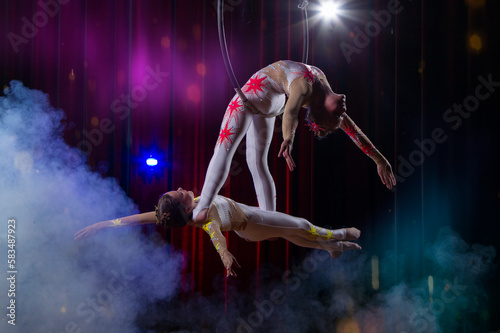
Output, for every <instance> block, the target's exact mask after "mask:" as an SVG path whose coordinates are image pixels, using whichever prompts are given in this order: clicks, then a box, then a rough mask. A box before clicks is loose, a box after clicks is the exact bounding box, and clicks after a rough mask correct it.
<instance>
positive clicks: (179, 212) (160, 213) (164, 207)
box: [156, 194, 193, 228]
mask: <svg viewBox="0 0 500 333" xmlns="http://www.w3.org/2000/svg"><path fill="white" fill-rule="evenodd" d="M184 208H185V207H184V205H183V204H181V203H180V202H179V201H177V200H176V199H174V198H172V197H171V196H170V195H168V194H163V195H162V196H161V197H160V199H158V206H157V207H156V224H160V225H162V226H164V227H167V228H180V227H184V226H185V225H186V224H187V223H188V222H189V221H190V220H191V219H192V218H193V212H190V213H189V214H186V213H185V212H184Z"/></svg>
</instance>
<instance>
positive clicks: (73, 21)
mask: <svg viewBox="0 0 500 333" xmlns="http://www.w3.org/2000/svg"><path fill="white" fill-rule="evenodd" d="M317 3H318V1H310V6H309V7H308V13H309V17H310V20H309V26H310V31H309V33H310V38H311V40H310V42H311V44H310V52H309V61H308V63H309V64H311V65H315V66H317V67H319V68H321V69H322V70H323V71H324V72H325V74H326V76H327V77H328V79H329V81H330V83H331V85H332V87H334V90H336V91H337V92H339V93H344V94H346V95H347V102H348V103H347V104H348V114H349V115H350V116H351V118H353V120H354V121H355V122H356V123H357V124H358V126H359V127H360V128H361V129H362V130H363V131H364V132H365V133H366V134H367V136H368V137H369V138H370V139H371V140H372V142H373V143H374V144H375V146H376V147H377V148H378V149H379V150H380V151H381V152H382V153H383V154H384V156H386V158H387V159H388V160H389V161H390V163H391V164H392V167H393V170H394V172H395V174H396V175H397V177H398V179H399V182H398V185H397V187H396V189H395V190H394V191H389V190H387V189H386V188H385V187H384V186H383V185H382V184H381V182H380V180H379V178H378V175H377V172H376V165H375V164H374V163H373V162H372V161H371V160H370V159H369V158H367V157H366V156H365V155H364V154H363V153H362V152H361V151H360V150H359V149H357V148H356V146H355V145H354V144H353V143H352V142H351V141H350V139H349V138H348V137H347V136H346V135H345V134H344V133H342V132H341V131H339V132H338V133H335V134H333V135H331V136H329V137H327V138H326V139H324V140H316V139H313V138H312V134H311V133H309V132H308V131H307V128H306V127H305V126H304V125H303V121H302V120H301V124H300V125H299V129H298V133H297V137H296V140H295V147H294V151H293V154H294V159H295V161H296V163H297V169H296V170H295V171H294V172H293V173H289V172H288V171H287V168H286V163H285V161H284V160H283V159H282V158H280V159H278V158H276V155H277V152H278V150H279V147H280V144H281V140H282V138H281V129H280V125H281V120H279V119H278V120H277V122H276V131H275V140H274V142H273V144H272V147H271V149H270V154H269V155H270V157H269V166H270V169H271V172H272V174H273V176H274V179H275V183H276V187H277V207H278V210H279V211H282V212H287V213H290V214H292V215H296V216H301V217H305V218H307V219H309V220H311V221H312V222H313V223H315V224H317V225H322V226H332V227H341V226H356V227H358V228H360V229H361V230H362V231H363V234H362V238H361V239H360V244H361V245H362V246H363V248H364V250H363V251H364V252H365V254H366V255H367V256H369V257H372V258H373V256H378V257H379V258H383V257H385V256H389V257H391V258H392V259H391V260H392V261H391V264H390V265H387V267H386V268H387V269H386V270H384V272H383V273H381V275H380V290H382V291H383V290H389V289H390V288H391V286H394V285H396V284H399V283H402V282H405V283H408V284H410V285H411V284H412V283H417V281H421V280H422V279H427V277H428V276H429V275H431V276H432V275H434V274H436V272H437V271H438V270H439V269H438V268H436V267H435V265H434V264H432V263H431V262H430V261H429V260H428V252H429V251H432V246H430V245H429V244H433V243H434V242H435V241H436V239H439V235H440V232H442V230H449V229H443V227H447V228H450V229H451V230H454V231H455V232H456V233H457V234H458V235H459V236H460V238H462V239H463V241H465V243H467V244H469V245H472V244H482V245H486V246H489V245H493V246H494V247H495V248H496V249H498V248H499V247H498V246H499V245H500V243H499V240H498V230H499V229H498V226H497V224H498V223H499V222H500V219H499V213H500V212H499V207H500V202H499V201H500V182H499V180H500V179H499V178H500V177H499V173H498V170H499V169H500V163H499V158H498V144H499V131H498V128H497V127H498V124H499V123H498V119H499V117H498V106H499V98H500V97H499V96H500V92H499V91H498V90H500V87H499V86H494V87H492V88H491V90H490V91H488V90H487V89H486V88H480V93H481V94H486V92H489V96H488V97H485V98H484V100H481V101H479V102H478V103H479V104H478V105H476V106H474V111H473V112H467V111H465V112H464V113H463V114H464V116H457V114H454V118H453V121H449V120H448V119H450V117H451V116H452V113H449V112H451V111H448V109H453V108H454V107H455V106H454V105H455V104H456V105H461V104H462V105H463V104H464V103H467V102H470V101H474V98H471V97H470V96H475V95H477V87H478V86H479V85H481V84H482V82H483V81H481V79H480V78H484V79H486V80H488V78H489V77H490V78H491V80H492V81H495V82H500V68H499V66H498V63H497V61H498V57H499V55H500V54H499V52H498V45H499V43H500V40H499V38H498V32H499V31H500V30H499V28H500V26H499V22H498V15H499V14H500V8H499V7H500V3H499V2H498V1H487V0H484V1H481V0H469V1H463V0H462V1H451V0H449V1H401V2H400V3H399V7H398V8H399V9H400V12H399V13H398V14H397V15H393V14H391V15H390V16H388V21H387V24H386V25H385V26H383V27H380V26H379V27H380V30H379V31H377V33H374V34H373V36H372V37H368V38H367V39H366V40H365V42H366V44H367V45H366V46H363V47H358V48H357V51H356V52H354V53H352V54H350V55H349V56H346V55H345V54H344V53H343V51H342V45H344V47H345V45H350V46H351V47H354V46H355V42H356V41H359V40H358V39H357V38H358V37H357V36H356V34H357V31H359V30H357V29H361V30H364V28H365V26H367V22H371V24H373V22H375V21H374V16H373V15H372V14H370V11H375V12H377V13H380V12H381V11H382V10H384V11H386V10H387V6H388V4H387V2H386V1H356V2H354V1H351V2H345V3H344V5H343V8H344V9H345V10H346V12H345V16H343V17H341V19H340V21H336V22H335V23H328V22H324V21H322V20H321V19H319V18H318V16H317V13H316V12H315V11H314V5H315V4H317ZM226 5H227V6H226V10H225V26H226V33H227V36H226V38H227V41H228V47H229V50H230V56H231V61H232V65H233V68H234V71H235V74H236V77H237V78H238V80H239V82H240V84H241V85H243V84H244V82H245V81H246V79H247V78H249V77H250V76H251V75H252V74H253V73H254V72H255V71H257V70H258V69H260V68H262V67H264V66H266V65H267V64H269V63H272V62H275V61H277V60H280V59H291V60H296V61H301V60H302V25H301V20H302V17H301V13H300V10H298V9H297V2H296V1H281V0H280V1H252V0H247V1H243V0H242V1H236V0H234V1H228V2H227V3H226ZM0 6H1V10H0V22H1V24H0V36H4V37H2V38H3V42H2V43H1V46H0V47H1V50H0V57H1V58H0V82H1V83H2V85H4V86H8V84H9V82H10V81H11V80H14V79H15V80H20V81H22V82H23V83H24V85H25V86H27V87H30V88H33V89H38V90H41V91H43V92H45V93H47V94H48V95H49V96H50V101H51V103H52V105H54V106H55V107H57V108H60V109H62V110H64V112H65V114H66V120H65V124H66V129H65V131H64V139H65V141H66V142H67V143H68V144H69V145H71V146H75V147H78V148H79V149H81V150H82V151H83V152H84V153H85V154H88V165H89V166H90V167H91V168H92V169H93V170H94V171H95V172H98V173H101V174H102V175H103V176H105V177H114V178H116V179H118V181H119V184H120V186H121V187H122V188H123V190H124V191H126V193H127V194H128V196H129V197H130V198H132V199H133V200H134V201H135V203H136V204H137V205H138V207H139V209H140V210H141V211H149V210H152V209H154V204H155V203H156V200H157V199H158V196H159V195H160V194H162V193H163V192H165V191H167V190H170V189H176V188H177V187H179V186H182V187H183V188H185V189H193V190H194V191H195V192H197V193H199V192H200V190H201V187H202V184H203V180H204V175H205V171H206V168H207V166H208V163H209V161H210V158H211V155H212V152H213V147H214V145H215V142H216V139H217V135H218V131H219V126H220V123H221V120H222V117H223V115H224V111H225V108H226V106H227V103H228V102H229V100H230V98H231V97H232V95H233V89H232V87H231V86H230V82H229V80H228V77H227V74H226V72H225V68H224V65H223V60H222V57H221V54H220V48H219V44H218V43H219V41H218V35H217V18H216V8H215V7H216V6H215V1H198V0H196V1H195V0H193V1H138V0H136V1H132V0H131V1H97V0H96V1H91V0H88V1H80V0H72V1H67V3H65V4H63V5H60V6H57V7H54V8H56V9H57V10H56V12H54V15H53V16H54V17H50V18H49V19H48V20H47V22H46V24H40V27H39V28H38V29H37V32H36V33H33V34H32V36H31V37H29V36H28V37H29V38H25V37H26V33H28V34H29V33H30V32H29V31H26V30H25V31H24V32H25V35H23V29H26V28H25V27H24V25H25V21H23V19H22V18H23V17H25V18H28V19H29V21H30V22H32V18H33V15H34V14H35V13H37V12H39V11H41V10H42V7H41V6H40V4H38V2H37V1H7V0H2V2H1V5H0ZM42 23H43V22H42ZM9 33H11V35H10V37H9ZM12 33H14V34H16V35H17V36H24V37H22V38H25V39H21V40H20V42H19V43H17V44H16V43H15V42H12V38H14V37H13V35H12ZM9 38H10V39H9ZM477 39H479V40H480V43H481V45H480V46H477V42H474V41H476V40H477ZM358 46H359V45H358ZM148 68H149V69H153V70H155V69H159V71H161V72H163V73H165V74H164V75H163V76H162V77H161V78H160V79H159V82H158V85H157V87H155V88H152V89H151V90H147V91H146V92H147V95H146V96H141V95H137V94H138V93H139V90H140V89H139V88H137V87H141V85H143V79H144V78H145V77H146V76H147V75H148V73H149V72H148ZM150 82H153V81H150ZM141 91H142V92H144V91H145V90H144V89H143V90H141ZM134 93H137V94H136V95H134ZM130 94H132V96H135V99H134V97H133V98H132V99H133V100H132V101H131V104H127V103H126V102H125V101H124V100H122V97H123V96H125V95H130ZM475 100H476V101H477V99H475ZM115 101H118V102H115ZM471 103H473V102H471ZM127 105H128V107H127ZM471 105H472V104H471ZM113 106H114V108H113ZM464 110H465V108H464ZM446 115H448V117H447V116H446ZM301 117H302V114H301ZM302 118H303V117H302ZM108 119H109V121H108ZM103 124H106V125H103ZM109 124H111V125H109ZM100 126H104V127H106V128H107V126H113V129H112V130H107V132H106V133H104V131H102V127H100ZM99 128H101V131H99ZM436 130H438V131H439V130H441V132H440V133H441V134H440V135H439V139H440V140H441V142H436V139H434V140H432V138H433V134H432V133H433V132H434V131H436ZM98 132H99V133H100V134H96V133H98ZM85 133H87V134H88V133H90V134H88V135H87V136H86V135H85ZM92 133H94V136H92ZM444 138H446V139H444ZM416 140H418V142H425V143H426V145H424V146H422V148H420V147H419V145H418V144H417V143H416V142H415V141H416ZM150 154H157V155H155V156H160V157H161V160H160V166H159V168H157V170H156V171H154V172H153V171H151V170H149V169H148V168H146V167H144V159H145V157H147V156H149V155H150ZM422 156H423V157H424V158H423V159H422V158H421V157H422ZM220 194H222V195H225V196H229V197H231V198H233V199H234V200H237V201H239V202H242V203H245V204H249V205H256V204H257V201H256V198H255V193H254V191H253V186H252V181H251V176H250V173H249V172H248V169H247V167H246V164H245V160H244V146H242V147H241V149H240V150H238V152H237V153H236V155H235V158H234V162H233V166H232V172H231V176H230V178H229V180H228V182H227V184H226V186H224V188H223V189H222V191H221V193H220ZM142 232H143V233H145V234H147V235H151V234H154V235H160V236H161V237H160V242H168V243H170V244H172V246H173V247H174V248H176V249H180V250H183V251H184V253H185V259H186V266H185V267H184V271H183V274H184V275H183V276H184V280H183V281H184V282H183V288H182V290H180V291H179V296H178V298H179V302H180V304H184V305H186V304H190V303H191V302H194V301H193V298H196V297H198V296H193V295H202V296H199V297H205V296H207V297H208V296H209V295H211V294H213V293H218V292H222V293H224V290H225V295H226V297H225V302H228V303H226V307H227V306H228V305H227V304H229V306H231V295H232V297H235V296H234V295H236V294H237V293H238V292H239V291H241V290H245V291H246V292H250V293H251V294H252V295H254V296H255V297H256V298H258V296H259V288H260V287H261V288H264V287H262V286H263V285H265V284H266V282H267V281H272V280H273V278H274V279H277V280H279V279H280V277H281V274H282V272H283V271H285V270H286V269H287V268H289V267H290V266H291V265H293V263H297V262H299V260H300V258H302V257H303V256H304V255H307V254H308V253H309V252H310V251H309V250H305V249H299V248H297V247H295V246H294V245H291V244H290V245H289V244H287V243H286V242H285V241H283V240H279V241H276V242H263V243H260V244H256V243H246V242H244V241H243V240H242V239H239V238H238V237H237V236H236V235H233V234H231V235H229V236H228V237H229V249H230V250H231V251H232V252H233V254H234V255H235V256H236V257H237V258H238V259H239V261H240V263H241V264H242V266H243V268H241V269H240V270H239V271H238V273H239V276H238V280H237V282H233V281H229V282H228V281H227V280H224V281H225V282H221V279H222V277H221V275H220V274H221V273H222V265H220V263H219V262H218V260H219V259H218V258H217V255H216V254H215V251H213V249H211V244H210V243H209V242H208V238H207V237H206V235H204V234H203V232H202V231H201V230H193V229H191V228H186V229H184V230H174V231H168V230H163V229H160V228H158V229H155V228H153V229H151V228H147V229H143V230H142ZM472 248H473V247H471V249H472ZM497 263H498V259H497V258H495V259H494V261H493V262H488V267H489V269H488V274H485V275H482V276H481V279H483V280H481V282H480V283H478V285H480V286H481V287H482V288H484V289H482V291H481V295H482V296H481V297H479V298H477V297H476V298H474V297H472V296H471V297H470V298H467V302H469V303H468V304H469V306H470V309H469V310H470V311H468V310H463V309H462V310H461V312H460V311H459V313H458V314H457V312H454V313H447V312H445V314H444V315H443V317H444V316H445V315H446V316H447V317H446V318H443V317H439V318H440V319H439V320H441V322H442V323H443V322H445V323H446V322H448V321H451V322H453V323H454V324H453V325H456V326H448V329H450V327H460V328H461V329H462V331H464V332H466V331H476V330H477V331H488V330H492V331H493V330H497V329H499V328H500V322H499V319H498V318H497V316H496V315H495V310H494V309H498V307H499V306H500V304H499V289H498V287H497V286H496V284H495V281H497V280H498V273H497V270H496V264H497ZM467 264H468V263H467V262H466V261H465V262H463V265H464V266H463V267H464V269H465V270H467V269H468V268H467ZM270 266H272V267H275V269H276V270H275V271H273V272H274V273H269V272H268V270H267V269H266V270H264V268H262V270H260V268H261V267H270ZM470 266H471V267H473V266H474V263H473V262H470ZM264 274H268V275H264ZM448 279H453V277H451V278H448ZM214 281H215V282H214ZM222 283H226V284H225V286H226V288H225V289H223V290H222V291H220V290H219V289H220V285H221V284H222ZM227 284H229V285H230V287H231V288H234V289H230V291H228V288H227ZM367 285H370V283H369V282H368V284H367ZM435 288H436V289H437V288H438V287H437V286H436V287H435ZM249 289H250V290H249ZM368 289H369V288H368ZM468 290H469V292H471V293H472V291H471V290H472V287H471V288H469V289H468ZM373 293H374V291H373V289H372V290H371V291H367V294H368V295H372V294H373ZM228 295H229V296H228ZM228 297H229V301H228ZM250 302H251V301H250ZM478 302H479V303H480V305H478ZM474 311H477V314H473V315H470V313H475V312H474ZM467 313H469V315H466V314H467ZM439 315H441V314H439ZM146 317H147V316H146ZM141 320H144V322H147V319H144V318H142V319H140V320H138V321H139V323H140V324H141V323H142V324H141V325H142V326H141V327H148V324H145V323H144V322H142V321H141ZM162 325H167V324H165V323H163V324H162V323H157V326H154V325H153V326H152V327H150V328H151V329H156V330H158V331H161V330H162V329H165V328H164V327H167V326H162ZM471 327H473V328H471ZM441 329H442V330H444V331H447V328H446V325H444V326H443V327H442V328H441ZM452 329H455V328H452ZM416 331H418V330H416Z"/></svg>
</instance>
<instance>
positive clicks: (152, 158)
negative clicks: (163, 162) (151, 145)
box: [146, 156, 158, 167]
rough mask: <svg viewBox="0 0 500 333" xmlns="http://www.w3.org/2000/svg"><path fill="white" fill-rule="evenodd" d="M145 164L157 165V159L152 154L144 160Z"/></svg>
mask: <svg viewBox="0 0 500 333" xmlns="http://www.w3.org/2000/svg"><path fill="white" fill-rule="evenodd" d="M146 164H147V165H149V166H150V167H154V166H157V165H158V160H157V159H156V158H154V157H153V156H149V157H148V159H147V160H146Z"/></svg>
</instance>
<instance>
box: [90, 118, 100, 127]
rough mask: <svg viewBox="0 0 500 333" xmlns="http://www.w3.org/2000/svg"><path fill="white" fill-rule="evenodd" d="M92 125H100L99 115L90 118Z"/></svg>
mask: <svg viewBox="0 0 500 333" xmlns="http://www.w3.org/2000/svg"><path fill="white" fill-rule="evenodd" d="M90 125H92V126H93V127H97V125H99V118H97V117H92V118H91V119H90Z"/></svg>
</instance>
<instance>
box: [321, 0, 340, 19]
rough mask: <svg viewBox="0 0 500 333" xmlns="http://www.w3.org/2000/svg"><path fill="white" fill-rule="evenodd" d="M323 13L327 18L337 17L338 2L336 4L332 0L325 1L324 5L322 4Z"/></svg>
mask: <svg viewBox="0 0 500 333" xmlns="http://www.w3.org/2000/svg"><path fill="white" fill-rule="evenodd" d="M321 14H322V15H323V17H324V18H327V19H335V18H337V15H338V6H337V4H335V3H333V2H331V1H329V2H325V3H323V5H322V6H321Z"/></svg>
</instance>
